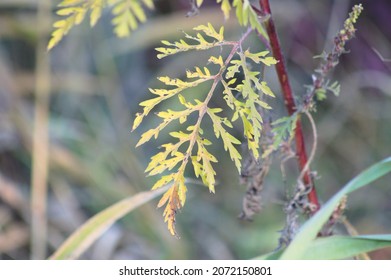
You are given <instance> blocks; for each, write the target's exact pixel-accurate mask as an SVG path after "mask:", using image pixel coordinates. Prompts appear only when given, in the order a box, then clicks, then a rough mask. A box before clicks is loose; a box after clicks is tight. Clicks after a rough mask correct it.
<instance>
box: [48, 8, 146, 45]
mask: <svg viewBox="0 0 391 280" xmlns="http://www.w3.org/2000/svg"><path fill="white" fill-rule="evenodd" d="M141 2H142V3H143V4H144V5H145V6H147V7H148V8H149V9H153V7H154V6H153V1H152V0H63V1H62V2H61V3H60V4H58V7H59V10H57V14H58V15H59V16H61V17H63V19H60V20H58V21H56V22H55V23H54V24H53V27H54V28H55V30H54V31H53V33H52V37H51V39H50V41H49V43H48V47H47V48H48V50H50V49H52V48H53V47H54V46H56V45H57V44H58V43H59V42H60V41H61V39H62V38H63V37H64V36H65V35H67V34H68V32H69V31H70V30H71V29H72V28H73V27H74V26H76V25H79V24H80V23H82V22H83V20H84V19H85V17H86V15H87V14H88V13H90V26H91V27H93V26H95V24H96V23H97V22H98V20H99V19H100V17H101V15H102V10H103V9H104V8H106V7H110V8H111V10H112V15H113V20H112V24H113V25H114V32H115V34H116V35H117V36H118V37H126V36H128V35H130V33H131V31H132V30H135V29H137V27H138V22H145V20H146V15H145V12H144V9H143V7H142V4H141Z"/></svg>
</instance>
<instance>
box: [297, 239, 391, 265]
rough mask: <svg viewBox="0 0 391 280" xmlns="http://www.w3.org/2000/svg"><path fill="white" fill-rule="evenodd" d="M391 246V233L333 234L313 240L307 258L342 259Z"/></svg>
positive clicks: (306, 253) (304, 256)
mask: <svg viewBox="0 0 391 280" xmlns="http://www.w3.org/2000/svg"><path fill="white" fill-rule="evenodd" d="M389 246H391V235H382V236H377V235H373V236H331V237H326V238H319V239H316V240H314V241H313V242H312V244H311V245H310V247H309V248H308V249H307V251H306V252H305V254H304V255H303V257H302V258H303V259H305V260H340V259H347V258H351V257H354V256H357V255H359V254H362V253H367V252H371V251H374V250H377V249H380V248H384V247H389Z"/></svg>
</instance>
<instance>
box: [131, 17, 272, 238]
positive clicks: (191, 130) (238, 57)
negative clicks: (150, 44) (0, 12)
mask: <svg viewBox="0 0 391 280" xmlns="http://www.w3.org/2000/svg"><path fill="white" fill-rule="evenodd" d="M194 30H195V31H198V32H197V34H196V35H195V36H191V35H189V34H187V33H184V34H185V39H186V41H185V40H184V39H181V40H179V41H177V42H173V43H170V42H168V41H162V43H163V44H164V45H165V47H161V48H157V49H156V50H157V51H158V52H159V54H158V58H163V57H166V56H169V55H173V54H177V53H180V52H185V51H193V50H196V51H199V50H207V49H211V48H214V47H220V48H223V47H230V48H231V52H230V53H229V55H228V57H227V58H225V59H223V58H222V57H221V56H219V57H215V56H211V57H210V58H209V59H208V62H209V64H213V65H216V66H217V67H218V71H217V72H215V73H212V71H211V70H209V68H208V67H202V68H201V67H195V70H193V71H190V70H187V71H186V79H179V78H170V77H160V78H158V79H159V80H160V81H161V82H162V83H164V84H165V85H166V87H167V88H160V89H150V92H151V93H152V94H154V95H155V96H156V97H154V98H151V99H148V100H146V101H143V102H141V103H140V105H141V106H142V107H143V111H142V112H141V113H139V114H137V115H136V118H135V120H134V124H133V130H134V129H136V128H137V127H138V126H139V125H140V124H141V122H142V120H143V118H144V117H145V116H147V115H148V114H149V113H150V112H151V111H152V110H153V109H154V108H155V106H156V105H158V104H160V103H161V102H162V101H164V100H166V99H168V98H173V97H177V98H178V100H179V102H180V103H181V105H182V110H178V111H173V110H170V109H169V110H167V111H161V112H158V113H157V117H159V118H161V119H162V121H161V122H160V124H159V125H157V126H156V127H155V128H152V129H149V130H148V131H146V132H145V133H143V134H142V135H141V138H140V140H139V142H138V143H137V146H140V145H142V144H144V143H145V142H147V141H149V140H151V138H152V137H154V138H155V139H156V138H157V137H158V136H159V133H160V131H161V130H163V129H164V128H165V127H166V126H167V125H169V124H170V123H171V122H173V121H178V122H179V123H180V124H183V125H184V127H185V131H174V132H171V133H170V136H171V137H172V138H174V139H175V141H173V142H172V143H166V144H164V145H162V146H161V147H162V149H163V151H161V152H159V153H157V154H156V155H154V156H152V158H151V161H150V163H149V165H148V167H147V168H146V172H148V175H150V176H151V175H158V174H162V173H164V174H167V175H163V176H162V177H161V178H160V180H158V181H157V182H156V183H155V185H154V186H153V187H152V188H153V189H157V188H160V187H162V186H164V185H166V184H171V187H170V189H169V190H168V191H167V192H166V193H165V194H164V195H163V197H162V198H161V200H160V202H159V204H158V206H159V207H161V206H163V205H166V207H165V210H164V216H165V221H166V222H167V224H168V229H169V231H170V232H171V234H173V235H176V231H175V215H176V212H177V211H178V210H179V209H180V208H182V207H183V206H184V204H185V201H186V192H187V187H186V182H185V175H184V174H185V169H186V167H187V164H188V163H189V162H191V163H192V165H193V170H194V173H195V175H196V177H199V178H201V180H202V182H203V183H204V184H205V185H206V186H208V188H209V190H210V192H215V184H216V180H215V175H216V172H215V170H214V168H213V163H216V162H217V159H216V158H215V156H214V155H212V154H211V153H210V152H209V150H208V149H207V148H206V147H207V146H208V145H211V144H212V141H211V140H209V139H207V138H206V136H205V135H204V133H203V130H202V128H201V126H202V122H203V119H204V117H205V116H209V118H210V119H211V121H212V124H213V130H214V134H215V136H216V138H220V139H221V140H222V142H223V145H224V149H225V150H226V151H228V153H229V155H230V157H231V159H232V161H233V162H234V163H235V165H236V167H237V168H238V170H239V171H240V168H241V155H240V153H239V151H238V150H237V148H236V145H238V144H240V143H241V141H240V140H239V139H237V138H235V137H234V136H233V135H232V134H231V133H230V132H229V131H228V129H229V128H233V124H232V122H235V121H237V120H238V119H239V118H240V120H241V121H242V123H243V129H244V137H245V138H246V139H247V141H248V147H249V150H250V151H251V152H252V154H253V156H254V157H255V158H259V151H258V149H259V139H260V136H261V131H262V117H261V115H260V113H259V107H263V108H265V109H270V108H271V107H270V106H269V105H268V104H267V103H266V102H265V101H263V100H262V99H261V97H262V96H263V95H267V96H270V97H274V94H273V92H272V91H271V90H270V88H269V87H268V86H267V83H266V82H265V81H262V78H261V74H260V72H258V71H252V70H251V66H250V64H251V62H255V63H263V64H264V65H266V66H270V65H273V64H276V63H277V61H276V60H275V59H274V58H272V57H270V56H268V54H269V52H267V51H264V52H258V53H252V52H250V50H246V51H244V52H243V51H242V45H241V44H242V42H243V40H244V39H245V38H246V37H247V36H248V34H249V31H250V30H249V31H247V32H246V33H245V34H244V35H243V37H242V38H241V39H240V40H239V41H238V42H228V41H225V40H224V29H223V28H220V29H219V32H217V31H216V30H215V28H214V27H213V26H212V25H211V24H207V25H200V26H197V27H195V28H194ZM239 72H242V73H243V75H244V78H243V80H241V81H238V80H237V78H236V77H235V74H236V73H239ZM206 82H212V84H211V87H210V90H209V92H208V93H207V96H206V97H205V99H204V100H199V99H197V98H196V97H193V99H192V100H188V99H187V97H185V93H186V90H187V89H189V88H194V87H197V86H198V85H200V84H203V83H206ZM220 83H221V84H222V85H223V88H224V90H223V97H224V99H225V101H226V103H227V106H228V107H229V108H231V109H232V110H233V116H232V118H231V119H229V118H227V117H223V116H221V115H220V113H221V112H222V111H223V109H222V108H210V107H209V101H210V100H211V98H212V96H213V95H214V94H216V87H217V85H218V84H220ZM195 112H197V113H198V118H197V121H196V122H195V123H192V124H189V123H188V121H187V120H188V117H189V115H191V114H193V113H195Z"/></svg>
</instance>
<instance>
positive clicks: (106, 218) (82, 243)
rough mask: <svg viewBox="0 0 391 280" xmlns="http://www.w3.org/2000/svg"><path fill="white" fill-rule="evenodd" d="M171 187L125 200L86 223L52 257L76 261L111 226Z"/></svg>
mask: <svg viewBox="0 0 391 280" xmlns="http://www.w3.org/2000/svg"><path fill="white" fill-rule="evenodd" d="M168 187H169V186H166V187H163V188H160V189H158V190H156V191H147V192H141V193H138V194H136V195H134V196H131V197H128V198H125V199H123V200H121V201H119V202H117V203H115V204H113V205H111V206H110V207H108V208H106V209H105V210H103V211H101V212H99V213H98V214H96V215H95V216H93V217H92V218H90V219H89V220H88V221H86V222H85V223H84V224H83V225H82V226H81V227H80V228H79V229H78V230H76V231H75V232H74V233H73V234H72V235H71V236H70V237H68V239H67V240H66V241H65V242H64V243H63V244H62V245H61V246H60V248H58V250H57V251H56V252H55V253H54V254H53V255H52V256H51V257H50V259H53V260H66V259H76V258H78V257H79V256H80V255H81V254H82V253H83V252H85V250H86V249H87V248H88V247H89V246H90V245H91V244H92V243H93V242H95V241H96V240H97V239H98V238H99V237H100V236H101V235H102V234H103V232H105V231H106V230H107V229H108V228H109V227H110V226H111V225H113V224H114V223H115V222H116V221H118V220H119V219H121V218H122V217H124V216H125V215H126V214H128V213H130V212H131V211H132V210H134V209H136V208H138V207H139V206H141V205H143V204H145V203H147V202H148V201H150V200H152V199H154V198H155V197H157V196H159V195H161V194H162V193H163V192H165V191H166V190H167V189H168Z"/></svg>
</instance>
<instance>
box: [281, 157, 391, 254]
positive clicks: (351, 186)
mask: <svg viewBox="0 0 391 280" xmlns="http://www.w3.org/2000/svg"><path fill="white" fill-rule="evenodd" d="M389 172H391V157H389V158H386V159H384V160H383V161H381V162H378V163H376V164H374V165H372V166H371V167H369V168H368V169H366V170H365V171H363V172H362V173H360V174H359V175H357V176H356V177H355V178H353V179H352V180H351V181H350V182H349V183H347V184H346V185H345V186H344V187H343V188H342V189H341V190H340V191H339V192H338V193H336V194H335V195H334V196H333V197H332V198H331V199H330V200H329V201H328V202H327V203H326V204H325V205H324V206H323V207H322V208H321V209H320V210H319V211H318V212H317V213H316V214H315V215H314V216H312V217H311V218H310V219H309V220H308V221H307V222H306V223H305V224H304V225H303V226H302V227H301V229H300V231H299V232H298V234H297V235H296V237H295V238H294V239H293V241H292V243H291V244H290V245H289V246H288V247H287V248H286V250H285V252H284V253H283V254H282V256H281V258H282V259H300V258H302V257H303V254H304V253H305V252H306V250H307V249H308V248H309V246H310V244H311V242H313V240H314V239H315V238H316V236H317V234H318V232H319V231H320V229H321V228H322V226H323V225H324V224H325V223H326V221H327V220H328V218H329V217H330V215H331V214H332V213H333V211H334V209H336V208H337V206H338V205H339V204H340V202H341V200H342V199H343V198H344V197H345V196H346V195H348V194H349V193H351V192H353V191H356V190H358V189H360V188H362V187H364V186H366V185H368V184H370V183H372V182H373V181H375V180H377V179H379V178H380V177H382V176H384V175H386V174H387V173H389Z"/></svg>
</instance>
